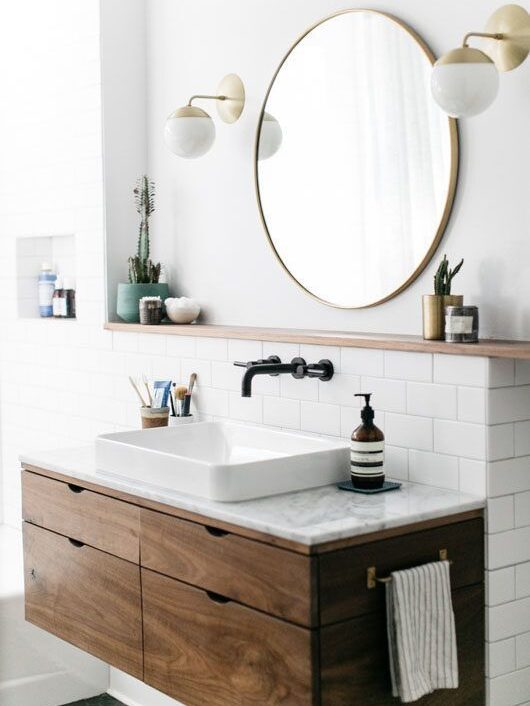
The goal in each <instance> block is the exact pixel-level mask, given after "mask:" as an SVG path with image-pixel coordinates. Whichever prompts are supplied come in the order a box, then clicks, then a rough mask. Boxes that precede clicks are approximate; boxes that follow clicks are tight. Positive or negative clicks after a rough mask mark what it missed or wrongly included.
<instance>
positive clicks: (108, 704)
mask: <svg viewBox="0 0 530 706" xmlns="http://www.w3.org/2000/svg"><path fill="white" fill-rule="evenodd" d="M65 706H123V704H122V703H121V701H116V699H113V698H112V696H109V695H108V694H100V695H99V696H94V697H93V698H91V699H83V700H82V701H76V702H75V703H72V704H65Z"/></svg>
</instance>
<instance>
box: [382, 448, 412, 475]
mask: <svg viewBox="0 0 530 706" xmlns="http://www.w3.org/2000/svg"><path fill="white" fill-rule="evenodd" d="M385 474H386V475H387V476H388V477H389V478H392V479H393V480H408V479H409V453H408V449H403V448H401V447H399V446H391V445H390V444H386V443H385Z"/></svg>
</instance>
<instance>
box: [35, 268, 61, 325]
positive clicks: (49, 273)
mask: <svg viewBox="0 0 530 706" xmlns="http://www.w3.org/2000/svg"><path fill="white" fill-rule="evenodd" d="M56 279H57V275H56V274H55V272H54V271H53V270H52V268H51V265H49V264H48V263H47V262H43V263H42V267H41V270H40V274H39V280H38V290H39V313H40V315H41V316H42V317H48V316H53V304H52V299H53V293H54V291H55V281H56Z"/></svg>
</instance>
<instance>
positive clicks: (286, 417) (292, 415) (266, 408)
mask: <svg viewBox="0 0 530 706" xmlns="http://www.w3.org/2000/svg"><path fill="white" fill-rule="evenodd" d="M263 421H264V423H265V424H270V425H271V426H275V427H286V428H288V429H300V402H299V401H298V400H288V399H284V398H280V397H264V399H263Z"/></svg>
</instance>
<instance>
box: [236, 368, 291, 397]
mask: <svg viewBox="0 0 530 706" xmlns="http://www.w3.org/2000/svg"><path fill="white" fill-rule="evenodd" d="M294 370H295V367H294V366H293V364H292V363H255V364H252V365H250V366H249V367H247V369H246V370H245V374H244V375H243V379H242V380H241V397H252V380H253V379H254V377H255V376H256V375H278V374H280V373H293V372H294Z"/></svg>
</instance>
